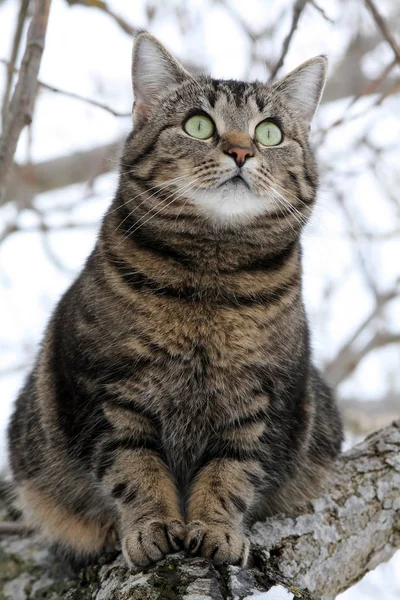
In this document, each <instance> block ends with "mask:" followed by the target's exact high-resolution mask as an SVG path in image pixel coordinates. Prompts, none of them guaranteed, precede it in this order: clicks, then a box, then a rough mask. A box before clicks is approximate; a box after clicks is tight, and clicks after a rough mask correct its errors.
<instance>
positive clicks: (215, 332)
mask: <svg viewBox="0 0 400 600" xmlns="http://www.w3.org/2000/svg"><path fill="white" fill-rule="evenodd" d="M143 54H144V56H143ZM149 61H150V62H149ZM133 64H134V78H135V79H134V84H135V93H136V104H135V110H134V129H133V132H132V133H131V134H130V135H129V136H128V139H127V141H126V145H125V149H124V152H123V156H122V159H121V168H120V181H119V187H118V191H117V193H116V196H115V199H114V202H113V203H112V205H111V207H110V209H109V210H108V212H107V214H106V216H105V218H104V221H103V224H102V227H101V231H100V234H99V237H98V241H97V244H96V247H95V248H94V250H93V252H92V254H91V255H90V257H89V258H88V260H87V262H86V265H85V266H84V268H83V270H82V272H81V274H80V275H79V277H78V278H77V280H76V281H75V282H74V283H73V284H72V286H71V287H70V289H69V290H68V291H67V292H66V293H65V295H64V296H63V298H62V299H61V301H60V302H59V304H58V306H57V308H56V310H55V312H54V314H53V316H52V318H51V320H50V323H49V325H48V328H47V331H46V334H45V337H44V341H43V344H42V347H41V350H40V352H39V355H38V359H37V362H36V365H35V367H34V369H33V371H32V373H31V375H30V376H29V378H28V380H27V382H26V385H25V387H24V388H23V390H22V391H21V393H20V395H19V398H18V400H17V404H16V408H15V412H14V414H13V417H12V420H11V423H10V427H9V447H10V458H11V466H12V470H13V473H14V478H15V482H16V490H17V495H18V498H19V501H20V504H21V507H22V509H23V510H24V512H25V514H26V516H27V518H29V519H30V520H31V522H32V523H34V524H36V525H37V526H38V527H39V528H40V529H41V531H42V532H43V534H44V536H45V537H46V538H47V539H48V540H49V541H51V542H52V543H55V544H58V545H59V547H60V548H61V549H62V551H63V553H64V554H69V555H70V556H71V557H73V558H74V560H75V561H76V560H77V559H83V560H88V559H91V558H93V557H96V556H97V555H98V554H99V553H101V552H102V551H103V549H104V548H105V547H109V546H110V544H112V543H115V540H116V539H117V538H118V539H119V540H120V543H121V546H122V550H123V552H124V555H125V557H126V560H127V562H128V563H129V564H132V565H146V564H148V563H149V562H151V561H154V560H158V559H160V558H161V557H162V556H163V555H164V554H165V553H167V552H170V551H172V550H177V549H179V548H180V547H182V546H183V545H184V546H185V547H186V549H187V551H188V553H189V554H201V555H204V556H208V557H211V558H213V559H214V560H215V561H217V562H219V563H223V562H228V563H229V562H230V563H241V564H244V563H245V562H246V558H247V554H248V542H247V540H246V537H245V533H244V532H245V527H246V525H248V524H249V523H251V522H252V521H254V520H255V519H256V518H257V519H260V518H263V517H265V516H266V515H270V514H273V513H276V512H278V511H282V510H285V511H293V510H296V509H297V508H298V507H299V506H300V505H301V504H302V503H304V502H306V501H307V500H309V499H310V498H311V497H313V496H314V495H315V494H317V493H318V490H319V487H320V485H321V483H322V481H323V479H324V477H325V475H326V474H327V473H329V467H330V464H331V462H332V460H333V459H334V457H335V456H336V455H337V453H338V452H339V449H340V443H341V425H340V420H339V417H338V413H337V409H336V407H335V404H334V402H333V399H332V396H331V393H330V391H329V390H328V388H327V387H326V385H325V384H324V383H323V381H322V380H321V378H320V376H319V374H318V373H317V371H316V369H315V368H314V366H313V364H312V362H311V357H310V342H309V333H308V326H307V318H306V314H305V310H304V306H303V301H302V289H301V246H300V235H301V232H302V229H303V227H304V225H305V223H306V222H307V220H308V218H309V215H310V213H311V211H312V207H313V204H314V201H315V194H316V190H317V169H316V164H315V159H314V156H313V153H312V150H311V148H310V146H309V141H308V130H309V121H310V119H311V117H312V114H313V112H314V110H315V108H316V106H317V104H318V101H319V97H320V94H321V91H322V86H323V73H322V71H323V70H324V68H325V67H324V61H323V59H321V58H317V59H314V61H309V62H308V63H305V65H303V66H302V67H300V68H299V69H297V70H296V71H295V72H294V73H292V74H290V75H289V76H288V77H287V78H285V79H284V80H282V81H281V82H278V83H275V84H270V85H266V84H263V83H243V82H237V81H220V80H213V79H210V78H208V77H199V78H197V79H193V78H192V77H191V76H189V75H188V74H187V73H186V72H185V71H184V69H183V68H182V67H181V66H180V65H179V64H178V63H177V62H176V61H175V59H173V58H172V57H171V56H170V55H169V54H168V52H167V51H166V50H165V49H164V48H163V47H162V46H161V45H160V44H159V43H158V42H157V41H156V40H154V38H152V37H151V36H149V35H148V34H141V35H140V36H139V38H138V41H137V42H136V50H135V54H134V61H133ZM149 64H150V66H149ZM151 65H153V67H154V74H153V75H154V76H153V77H152V73H153V72H152V70H151ZM144 68H146V69H147V71H146V73H147V76H146V77H144V75H143V73H141V69H144ZM163 69H164V71H162V70H163ZM149 73H150V74H149ZM321 73H322V74H321ZM318 78H319V79H318ZM157 82H161V83H157ZM161 84H162V86H163V87H162V88H157V85H159V86H160V85H161ZM199 111H203V112H206V113H207V114H208V115H210V117H211V118H212V119H213V120H214V122H215V125H216V133H215V134H214V136H213V138H212V139H211V140H206V141H203V140H197V139H194V138H191V137H190V136H189V135H187V134H186V133H185V132H184V130H183V129H182V123H183V122H184V120H185V119H186V118H187V116H188V115H189V114H194V113H198V112H199ZM265 118H269V119H273V120H274V121H275V122H276V123H278V124H279V125H280V126H281V128H282V131H283V133H284V139H283V142H282V143H281V144H280V145H279V146H276V147H267V148H260V146H259V145H258V144H257V142H256V141H255V140H254V128H255V126H256V125H257V123H259V122H260V121H262V120H263V119H265ZM227 144H228V146H227ZM229 144H230V145H232V144H239V145H243V144H248V145H249V147H251V149H252V153H253V156H252V157H251V158H249V159H248V160H247V161H246V162H245V164H244V165H243V167H240V169H239V167H237V165H236V164H235V161H234V160H232V156H229V155H227V154H225V153H224V148H226V147H229ZM238 169H239V170H240V175H241V176H242V181H243V183H242V182H239V183H237V181H236V182H235V181H230V179H231V178H233V177H235V176H236V175H237V174H238V172H239V171H238ZM115 532H117V535H115Z"/></svg>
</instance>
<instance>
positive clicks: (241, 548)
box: [185, 521, 250, 567]
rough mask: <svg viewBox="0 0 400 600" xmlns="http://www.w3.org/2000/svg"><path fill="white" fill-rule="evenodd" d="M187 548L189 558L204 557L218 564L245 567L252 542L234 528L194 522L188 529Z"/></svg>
mask: <svg viewBox="0 0 400 600" xmlns="http://www.w3.org/2000/svg"><path fill="white" fill-rule="evenodd" d="M185 548H186V551H187V553H188V555H189V556H204V557H205V558H211V559H212V560H213V561H214V562H215V563H217V564H229V565H240V566H241V567H245V566H246V564H247V559H248V557H249V550H250V542H249V540H248V539H247V538H246V537H245V536H244V535H243V534H242V533H240V532H238V531H236V530H235V529H233V528H232V527H229V526H223V525H220V524H215V523H205V522H203V521H192V522H191V523H189V525H188V527H187V534H186V539H185Z"/></svg>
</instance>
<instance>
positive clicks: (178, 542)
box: [96, 436, 186, 567]
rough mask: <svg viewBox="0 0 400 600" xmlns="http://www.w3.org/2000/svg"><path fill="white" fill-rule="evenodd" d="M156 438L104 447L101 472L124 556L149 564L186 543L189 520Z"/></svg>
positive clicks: (133, 563) (114, 442)
mask: <svg viewBox="0 0 400 600" xmlns="http://www.w3.org/2000/svg"><path fill="white" fill-rule="evenodd" d="M152 445H153V444H152V441H151V439H146V438H143V437H142V436H140V437H137V438H135V437H128V438H127V437H119V438H112V439H108V440H107V441H104V442H103V443H102V444H101V446H100V447H99V449H98V453H97V465H96V476H97V478H98V480H99V481H101V483H102V487H103V489H104V491H106V492H107V494H109V495H110V496H111V497H112V498H113V500H114V502H115V503H116V506H117V510H118V514H119V532H120V539H121V546H122V551H123V554H124V557H125V559H126V561H127V563H128V564H129V565H130V566H140V567H143V566H146V565H148V564H149V563H151V562H154V561H157V560H160V559H162V558H163V557H164V556H165V555H166V554H168V553H170V552H174V551H178V550H180V549H181V548H183V540H184V537H185V531H186V528H185V524H184V522H183V519H182V516H181V512H180V508H179V500H178V495H177V491H176V487H175V484H174V481H173V479H172V477H171V474H170V472H169V470H168V467H167V465H166V463H165V462H164V460H163V458H162V456H161V454H160V453H159V452H157V450H156V449H155V448H152V447H151V446H152Z"/></svg>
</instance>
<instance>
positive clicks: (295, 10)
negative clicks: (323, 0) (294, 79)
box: [270, 0, 308, 80]
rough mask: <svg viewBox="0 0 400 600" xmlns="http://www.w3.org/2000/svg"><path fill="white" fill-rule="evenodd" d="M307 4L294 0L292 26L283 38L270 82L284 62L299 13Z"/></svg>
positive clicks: (305, 1)
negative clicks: (279, 54)
mask: <svg viewBox="0 0 400 600" xmlns="http://www.w3.org/2000/svg"><path fill="white" fill-rule="evenodd" d="M307 2H308V0H296V3H295V5H294V7H293V14H292V25H291V27H290V31H289V33H288V35H287V36H286V38H285V41H284V42H283V45H282V53H281V56H280V58H279V60H278V62H277V63H276V65H275V67H274V68H273V69H272V72H271V77H270V79H271V80H272V79H274V78H275V77H276V74H277V73H278V71H279V69H280V68H281V66H282V65H283V63H284V61H285V58H286V55H287V53H288V50H289V46H290V42H291V41H292V38H293V35H294V33H295V31H296V29H297V26H298V24H299V20H300V17H301V13H302V12H303V10H304V9H305V7H306V4H307Z"/></svg>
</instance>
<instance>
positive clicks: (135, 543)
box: [121, 519, 186, 567]
mask: <svg viewBox="0 0 400 600" xmlns="http://www.w3.org/2000/svg"><path fill="white" fill-rule="evenodd" d="M185 532H186V528H185V524H184V523H183V521H180V520H179V519H166V520H165V521H163V520H161V519H152V520H149V521H145V522H143V523H142V524H140V525H137V527H135V528H134V529H131V530H128V531H125V532H124V533H123V535H122V543H121V545H122V552H123V555H124V557H125V560H126V562H127V563H128V565H129V566H130V567H145V566H147V565H149V564H150V563H153V562H155V561H157V560H161V559H162V558H164V556H165V555H166V554H169V553H171V552H177V551H178V550H181V549H182V548H183V545H184V539H185Z"/></svg>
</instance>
